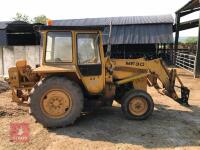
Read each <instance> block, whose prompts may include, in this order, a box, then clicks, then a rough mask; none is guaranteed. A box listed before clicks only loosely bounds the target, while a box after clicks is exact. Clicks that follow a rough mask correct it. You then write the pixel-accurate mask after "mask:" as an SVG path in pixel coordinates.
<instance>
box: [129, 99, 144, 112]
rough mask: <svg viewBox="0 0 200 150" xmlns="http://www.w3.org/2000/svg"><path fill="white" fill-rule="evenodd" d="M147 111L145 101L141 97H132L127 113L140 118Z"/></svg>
mask: <svg viewBox="0 0 200 150" xmlns="http://www.w3.org/2000/svg"><path fill="white" fill-rule="evenodd" d="M147 109H148V105H147V101H146V100H145V99H144V98H143V97H134V98H132V99H131V100H130V102H129V111H130V112H131V113H132V114H133V115H136V116H141V115H143V114H145V113H146V111H147Z"/></svg>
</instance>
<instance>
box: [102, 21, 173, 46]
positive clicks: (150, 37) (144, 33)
mask: <svg viewBox="0 0 200 150" xmlns="http://www.w3.org/2000/svg"><path fill="white" fill-rule="evenodd" d="M172 32H173V31H172V25H169V24H160V25H158V24H153V25H126V26H113V27H112V41H111V42H112V44H154V43H173V34H172ZM108 33H109V27H106V28H105V30H104V32H103V43H104V44H105V45H106V44H107V43H108Z"/></svg>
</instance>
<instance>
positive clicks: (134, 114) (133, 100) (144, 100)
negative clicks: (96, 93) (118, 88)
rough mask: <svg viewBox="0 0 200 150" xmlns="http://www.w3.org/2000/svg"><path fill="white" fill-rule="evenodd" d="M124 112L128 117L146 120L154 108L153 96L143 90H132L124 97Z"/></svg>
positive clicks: (122, 107) (122, 106)
mask: <svg viewBox="0 0 200 150" xmlns="http://www.w3.org/2000/svg"><path fill="white" fill-rule="evenodd" d="M121 109H122V112H123V113H124V115H125V117H126V118H127V119H133V120H145V119H147V118H148V117H149V116H150V115H151V114H152V112H153V110H154V102H153V100H152V98H151V96H150V95H149V94H148V93H147V92H145V91H142V90H131V91H129V92H127V93H126V94H125V95H124V96H123V97H122V105H121Z"/></svg>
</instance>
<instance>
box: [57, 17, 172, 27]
mask: <svg viewBox="0 0 200 150" xmlns="http://www.w3.org/2000/svg"><path fill="white" fill-rule="evenodd" d="M110 22H112V24H113V25H133V24H161V23H170V24H171V23H173V22H174V19H173V17H172V16H171V15H160V16H130V17H108V18H86V19H69V20H53V25H55V26H105V25H109V24H110Z"/></svg>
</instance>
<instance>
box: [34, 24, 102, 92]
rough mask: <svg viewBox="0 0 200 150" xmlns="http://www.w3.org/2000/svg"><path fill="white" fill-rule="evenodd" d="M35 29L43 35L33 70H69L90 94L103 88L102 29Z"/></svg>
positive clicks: (45, 27)
mask: <svg viewBox="0 0 200 150" xmlns="http://www.w3.org/2000/svg"><path fill="white" fill-rule="evenodd" d="M39 30H40V32H41V33H42V36H43V60H42V65H41V67H39V68H36V69H35V70H34V72H35V73H41V74H42V73H44V74H47V73H49V74H51V73H53V72H56V73H58V72H60V73H61V74H66V73H71V75H72V76H71V77H72V78H74V79H75V78H76V79H77V78H78V79H79V80H80V81H81V82H82V83H83V85H84V86H85V88H86V90H87V91H89V92H90V93H92V94H97V93H99V92H101V91H102V90H103V87H104V84H105V79H104V77H105V75H104V74H105V69H104V53H103V46H102V45H103V44H102V38H101V37H102V36H101V34H102V33H101V31H102V28H97V27H94V28H93V27H66V26H65V27H61V26H41V27H40V28H39ZM102 59H103V60H102Z"/></svg>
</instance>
